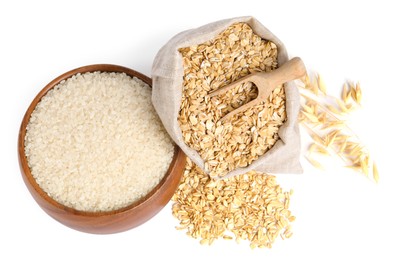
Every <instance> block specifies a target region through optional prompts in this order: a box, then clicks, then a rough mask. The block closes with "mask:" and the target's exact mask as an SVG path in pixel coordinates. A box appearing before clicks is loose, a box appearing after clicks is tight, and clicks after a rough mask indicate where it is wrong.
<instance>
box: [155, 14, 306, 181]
mask: <svg viewBox="0 0 393 260" xmlns="http://www.w3.org/2000/svg"><path fill="white" fill-rule="evenodd" d="M237 22H245V23H247V24H249V25H250V26H251V28H252V29H253V31H254V32H255V33H256V34H258V35H260V36H261V37H262V38H264V39H267V40H270V41H272V42H274V43H275V44H276V45H277V48H278V64H279V66H280V65H281V64H283V63H285V62H286V61H287V60H288V54H287V51H286V49H285V46H284V44H283V43H282V42H281V41H280V40H279V39H278V38H277V37H276V36H275V35H273V34H272V33H271V32H270V31H269V30H268V29H267V28H265V27H264V26H263V25H262V24H261V23H259V22H258V21H257V20H256V19H255V18H253V17H238V18H233V19H227V20H222V21H217V22H214V23H210V24H207V25H205V26H202V27H199V28H196V29H191V30H187V31H184V32H181V33H179V34H177V35H176V36H174V37H173V38H172V39H170V40H169V42H168V43H167V44H165V45H164V46H163V47H162V48H161V49H160V51H159V52H158V53H157V56H156V57H155V60H154V63H153V67H152V79H153V96H152V100H153V105H154V107H155V109H156V111H157V113H158V115H159V117H160V118H161V121H162V123H163V124H164V126H165V128H166V130H167V131H168V133H169V135H170V136H171V137H172V139H173V141H174V142H176V144H177V145H179V147H180V148H181V149H182V150H183V151H184V152H185V153H186V155H187V156H188V157H189V158H190V159H191V160H192V161H193V162H194V163H196V164H197V165H198V166H199V167H200V168H201V169H203V170H204V171H205V172H206V169H204V161H203V160H202V158H201V157H200V156H199V154H198V153H197V152H196V151H195V150H193V149H192V148H190V147H189V146H187V145H186V144H185V143H184V141H183V137H182V133H181V130H180V127H179V124H178V121H177V118H178V114H179V110H180V103H181V97H182V83H183V64H182V57H181V54H180V53H179V51H178V49H179V48H184V47H188V46H191V45H196V44H201V43H203V42H206V41H208V40H210V39H213V38H214V37H216V36H217V35H218V34H219V33H220V32H222V31H223V30H225V29H226V28H227V27H228V26H230V25H232V24H233V23H237ZM285 93H286V110H287V111H286V112H287V117H288V118H287V121H286V123H285V124H284V125H282V126H281V127H280V129H279V132H278V134H279V137H280V139H279V140H278V141H277V142H276V143H275V145H274V146H273V147H272V148H271V149H270V150H269V151H268V152H267V153H265V154H264V155H263V156H260V157H259V158H258V159H257V160H255V161H254V162H253V163H252V164H250V165H249V166H247V167H244V168H237V169H235V170H233V171H231V172H229V173H228V175H226V177H230V176H233V175H238V174H243V173H246V172H248V171H250V170H257V171H261V172H267V173H301V172H302V168H301V165H300V163H299V153H300V136H299V129H298V124H297V117H298V111H299V92H298V90H297V88H296V86H295V84H294V82H289V83H287V84H285ZM207 173H208V172H207Z"/></svg>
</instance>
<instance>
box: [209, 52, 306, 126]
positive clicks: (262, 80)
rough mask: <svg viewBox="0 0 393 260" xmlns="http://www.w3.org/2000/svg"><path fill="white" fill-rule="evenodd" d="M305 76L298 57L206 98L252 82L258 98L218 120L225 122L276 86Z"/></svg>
mask: <svg viewBox="0 0 393 260" xmlns="http://www.w3.org/2000/svg"><path fill="white" fill-rule="evenodd" d="M306 74H307V70H306V67H305V66H304V63H303V61H302V60H301V59H300V58H299V57H295V58H292V59H291V60H289V61H287V62H285V63H284V64H283V65H282V66H281V67H279V68H277V69H275V70H272V71H270V72H256V73H251V74H249V75H247V76H245V77H243V78H241V79H239V80H237V81H235V82H233V83H231V84H228V85H226V86H225V87H223V88H220V89H218V90H215V91H212V92H210V93H209V94H208V95H207V96H208V97H214V96H217V95H221V94H224V93H226V92H228V91H229V90H231V89H233V88H235V87H237V86H239V85H241V84H243V83H246V82H252V83H254V84H255V86H256V87H257V88H258V96H257V97H256V98H255V99H253V100H252V101H250V102H248V103H246V104H244V105H242V106H240V107H238V108H236V109H235V110H233V111H231V112H230V113H228V114H226V115H225V116H224V117H223V118H221V119H220V120H221V121H225V120H226V119H229V118H231V117H232V116H234V115H235V114H238V113H241V112H243V111H246V110H247V109H249V108H250V107H253V106H256V105H258V104H260V103H261V102H262V101H264V100H266V99H267V98H268V97H269V96H270V94H271V93H272V91H273V90H274V89H275V88H276V87H277V86H279V85H281V84H284V83H286V82H289V81H292V80H295V79H299V78H301V77H303V76H305V75H306Z"/></svg>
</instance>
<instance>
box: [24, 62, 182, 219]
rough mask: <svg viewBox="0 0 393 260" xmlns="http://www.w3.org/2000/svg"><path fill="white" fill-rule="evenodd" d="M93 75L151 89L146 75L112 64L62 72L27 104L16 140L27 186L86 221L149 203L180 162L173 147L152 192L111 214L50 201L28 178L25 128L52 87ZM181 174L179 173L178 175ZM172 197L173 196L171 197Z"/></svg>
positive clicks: (56, 205) (33, 180)
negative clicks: (120, 76) (113, 75)
mask: <svg viewBox="0 0 393 260" xmlns="http://www.w3.org/2000/svg"><path fill="white" fill-rule="evenodd" d="M95 71H100V72H118V73H125V74H127V75H128V76H131V77H137V78H138V79H140V80H142V81H143V82H145V83H147V84H148V85H149V86H150V87H152V79H151V78H149V77H147V76H146V75H144V74H142V73H140V72H138V71H135V70H133V69H130V68H127V67H123V66H119V65H114V64H93V65H87V66H82V67H79V68H76V69H73V70H70V71H68V72H65V73H63V74H61V75H60V76H58V77H56V78H55V79H53V80H52V81H51V82H49V83H48V84H47V85H46V86H45V87H44V88H43V89H42V90H41V91H40V92H39V93H38V94H37V95H36V96H35V98H34V99H33V101H32V102H31V103H30V105H29V107H28V109H27V111H26V113H25V115H24V117H23V120H22V123H21V126H20V129H19V136H18V156H19V162H20V165H21V168H22V174H24V175H25V177H26V178H27V180H28V182H29V184H30V185H31V186H32V187H33V188H34V190H35V191H36V192H37V193H38V194H39V195H40V196H41V197H42V198H43V199H44V200H45V201H46V202H48V203H49V204H51V205H52V206H54V207H55V208H58V209H60V210H64V211H67V212H69V213H72V214H74V215H80V216H86V217H100V216H110V215H114V214H124V213H126V212H128V211H131V210H133V209H135V208H137V207H138V206H141V205H142V204H146V203H149V200H150V199H151V198H152V197H153V196H154V194H156V193H157V192H158V191H159V190H160V189H161V187H162V186H163V185H164V184H165V183H166V182H167V180H168V178H169V176H171V175H172V174H174V173H175V172H174V170H175V168H174V166H175V165H176V164H177V163H176V162H177V161H178V160H179V157H180V153H181V152H182V151H181V150H180V148H179V147H178V146H177V145H176V144H174V146H175V150H174V154H173V159H172V162H171V164H170V166H169V168H168V170H167V172H166V173H165V175H164V177H163V178H162V180H161V181H160V182H159V183H158V184H157V185H156V186H155V187H154V188H153V190H151V191H150V192H149V193H147V194H146V195H145V196H144V197H143V198H141V199H139V200H137V201H135V202H134V203H132V204H130V205H128V206H126V207H123V208H119V209H116V210H111V211H97V212H92V211H82V210H77V209H74V208H71V207H68V206H65V205H63V204H61V203H59V202H58V201H56V200H55V199H53V198H51V197H50V196H49V195H48V194H47V193H46V192H45V191H44V190H43V189H42V188H41V187H40V186H39V185H38V183H37V182H36V180H35V178H34V177H33V175H32V174H31V171H30V168H29V166H28V163H27V158H26V155H25V149H24V147H25V135H26V126H27V124H28V123H29V120H30V116H31V114H32V112H33V111H34V109H35V107H36V105H37V104H38V102H40V100H41V98H42V97H43V96H45V95H46V94H47V92H48V91H49V90H51V89H52V88H53V87H55V86H56V85H58V84H59V83H60V82H61V81H62V80H66V79H68V78H70V77H72V76H73V75H76V74H78V73H87V72H95ZM179 174H180V173H179ZM171 195H173V194H171Z"/></svg>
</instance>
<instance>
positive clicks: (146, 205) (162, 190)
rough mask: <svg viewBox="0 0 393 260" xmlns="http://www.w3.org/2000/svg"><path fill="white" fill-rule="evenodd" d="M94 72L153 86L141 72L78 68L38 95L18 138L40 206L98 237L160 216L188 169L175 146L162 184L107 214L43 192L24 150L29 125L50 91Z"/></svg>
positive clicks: (26, 179)
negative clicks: (115, 74) (73, 205)
mask: <svg viewBox="0 0 393 260" xmlns="http://www.w3.org/2000/svg"><path fill="white" fill-rule="evenodd" d="M93 71H102V72H124V73H126V74H127V75H129V76H131V77H137V78H139V79H141V80H142V81H144V82H146V83H147V84H148V85H150V86H151V85H152V80H151V78H149V77H147V76H145V75H143V74H141V73H139V72H137V71H134V70H131V69H128V68H125V67H121V66H117V65H110V64H97V65H90V66H85V67H81V68H77V69H74V70H71V71H69V72H66V73H64V74H63V75H61V76H59V77H57V78H55V79H54V80H52V81H51V82H50V83H49V84H48V85H46V87H45V88H44V89H42V90H41V91H40V92H39V93H38V95H37V96H36V97H35V98H34V100H33V102H32V103H31V104H30V106H29V108H28V109H27V111H26V114H25V116H24V117H23V121H22V124H21V127H20V131H19V138H18V154H19V165H20V168H21V172H22V176H23V180H24V182H25V184H26V186H27V188H28V189H29V191H30V193H31V195H32V196H33V198H34V199H35V200H36V201H37V203H38V205H40V207H41V208H42V209H43V210H44V211H45V212H46V213H48V214H49V215H50V216H51V217H53V218H54V219H56V220H57V221H59V222H61V223H62V224H64V225H66V226H68V227H71V228H73V229H76V230H79V231H84V232H88V233H96V234H108V233H116V232H121V231H125V230H128V229H131V228H133V227H136V226H138V225H140V224H142V223H144V222H146V221H147V220H149V219H150V218H152V217H153V216H154V215H155V214H157V213H158V212H159V211H160V210H161V209H162V208H163V207H164V206H165V205H166V204H167V203H168V201H169V200H170V199H171V197H172V195H173V194H174V193H175V191H176V189H177V187H178V185H179V182H180V178H181V176H182V173H183V170H184V167H185V163H186V156H185V154H184V153H183V152H182V150H181V149H180V148H179V147H178V146H175V153H174V157H173V160H172V163H171V164H170V166H169V168H168V171H167V173H166V174H165V176H164V177H163V179H162V180H161V182H160V183H159V184H158V185H157V186H156V187H155V188H154V189H153V190H152V191H151V192H149V193H148V194H147V195H146V196H145V197H144V198H142V199H140V200H139V201H137V202H135V203H133V204H131V205H129V206H127V207H125V208H121V209H118V210H113V211H106V212H85V211H80V210H76V209H73V208H70V207H67V206H64V205H62V204H60V203H59V202H57V201H55V200H54V199H52V198H51V197H49V196H48V195H47V193H46V192H45V191H43V190H42V189H41V188H40V186H39V185H38V184H37V182H36V180H35V179H34V177H33V175H32V174H31V171H30V168H29V166H28V164H27V158H26V155H25V149H24V147H25V135H26V126H27V124H28V122H29V120H30V116H31V113H32V112H33V111H34V109H35V107H36V105H37V103H38V102H39V101H40V100H41V98H42V97H43V96H44V95H45V94H46V93H47V92H48V91H49V90H50V89H52V88H53V87H54V86H56V85H57V84H59V83H60V81H62V80H65V79H67V78H70V77H71V76H73V75H75V74H77V73H85V72H93Z"/></svg>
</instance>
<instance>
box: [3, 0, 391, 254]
mask: <svg viewBox="0 0 393 260" xmlns="http://www.w3.org/2000/svg"><path fill="white" fill-rule="evenodd" d="M339 2H340V3H333V1H323V3H322V1H321V2H317V1H309V2H307V1H271V0H270V1H261V0H259V1H254V2H252V1H246V0H241V1H225V4H224V1H212V0H209V1H201V0H196V1H157V2H153V1H148V0H142V1H115V0H110V1H62V2H61V1H46V2H45V1H39V0H35V1H2V2H1V3H0V73H1V74H0V75H1V93H2V94H1V102H0V113H1V116H0V118H1V121H0V122H1V123H0V131H1V132H0V140H1V141H0V160H1V161H0V162H1V163H0V176H1V182H0V205H1V212H0V238H1V242H0V259H17V258H18V259H26V258H33V259H38V258H40V259H82V258H85V259H104V258H109V259H136V258H141V259H151V258H152V257H159V258H162V257H164V258H165V259H300V258H301V259H332V258H333V259H344V258H349V259H392V258H393V253H392V249H391V241H392V234H393V228H392V226H393V225H392V217H393V216H392V213H391V212H392V210H391V209H392V198H393V196H392V195H393V187H392V184H393V183H392V176H393V172H392V170H391V164H392V161H393V160H392V159H391V154H392V152H391V149H392V148H391V147H392V137H391V130H392V129H391V127H390V126H389V124H391V118H392V111H393V109H392V107H393V103H392V94H393V91H392V88H393V86H392V77H391V75H392V72H391V71H392V69H393V68H392V66H391V64H392V60H393V55H392V51H391V49H392V46H393V40H392V37H391V34H392V29H391V25H392V24H393V16H392V14H391V10H392V8H391V7H390V6H389V5H388V4H387V2H389V1H385V2H382V1H375V0H374V1H353V2H350V1H339ZM175 9H176V10H175ZM243 15H253V16H255V17H256V18H257V19H259V20H260V21H261V22H262V23H263V24H264V25H265V26H266V27H267V28H269V29H270V30H271V31H272V32H273V33H275V34H276V35H277V36H278V37H279V38H280V39H281V40H282V41H283V42H284V43H285V44H286V47H287V49H288V51H289V53H290V54H291V55H293V56H295V55H296V56H300V57H302V58H303V60H304V61H305V63H306V65H307V67H308V68H309V69H312V70H314V71H319V72H320V73H322V75H324V78H325V80H326V84H327V85H328V89H329V90H330V92H331V93H332V94H337V93H338V91H339V88H340V87H341V84H342V83H343V82H344V80H346V79H352V80H359V81H360V82H361V83H362V86H363V92H364V106H363V108H362V109H361V110H360V111H358V112H357V113H356V114H355V116H354V117H353V120H352V121H351V124H352V128H353V129H354V130H355V132H357V134H358V135H359V136H360V138H361V139H363V142H364V143H365V144H366V145H367V146H368V147H369V149H370V151H371V154H372V155H373V157H374V158H375V159H376V160H377V162H378V165H379V170H380V175H381V181H380V184H378V185H376V184H374V183H373V182H372V181H370V180H368V179H366V178H364V177H363V176H361V175H360V174H358V173H355V172H352V171H349V170H346V169H344V168H342V167H341V166H340V164H339V163H338V164H334V163H330V166H329V167H328V169H327V170H326V171H324V172H323V171H318V170H315V169H314V168H312V167H311V166H309V165H308V164H307V162H306V161H304V160H302V163H303V166H304V174H302V175H280V176H278V182H279V183H281V184H282V186H284V187H285V188H286V189H290V188H293V189H294V191H295V193H294V195H293V197H292V200H291V209H292V210H293V212H294V214H295V215H296V216H297V220H296V221H295V222H294V227H293V228H294V235H293V237H292V238H291V239H288V240H284V241H282V240H281V239H280V240H278V241H277V242H276V243H275V244H274V246H273V249H270V250H269V249H262V250H251V249H249V247H248V243H243V244H241V245H237V244H236V243H235V242H233V241H219V242H217V243H215V244H213V246H211V247H208V246H201V245H199V243H198V241H196V240H193V239H191V238H188V237H187V236H186V235H185V234H184V233H183V232H181V231H177V230H175V228H174V227H175V226H176V224H177V221H176V220H175V219H174V218H173V217H172V216H171V210H170V205H168V206H167V207H166V208H165V209H164V210H163V211H161V212H160V213H159V214H158V215H157V216H156V217H155V218H153V219H152V220H151V221H149V222H147V223H146V224H144V225H142V226H140V227H138V228H136V229H133V230H130V231H127V232H124V233H120V234H114V235H91V234H85V233H81V232H78V231H74V230H72V229H69V228H67V227H65V226H63V225H61V224H59V223H57V222H56V221H55V220H53V219H52V218H50V217H49V216H48V215H46V214H45V213H44V212H43V211H42V210H41V209H40V208H39V207H38V205H37V204H36V202H35V201H34V200H33V199H32V197H31V196H30V194H29V192H28V190H27V189H26V187H25V185H24V183H23V181H22V178H21V175H20V170H19V166H18V161H17V151H16V147H17V134H18V130H19V125H20V122H21V120H22V117H23V115H24V113H25V111H26V109H27V107H28V105H29V104H30V102H31V101H32V100H33V98H34V96H35V95H36V94H37V93H38V92H39V91H40V89H42V88H43V87H44V86H45V85H46V84H47V83H48V82H49V81H51V80H52V79H53V78H55V77H57V76H58V75H60V74H62V73H64V72H66V71H68V70H71V69H73V68H76V67H79V66H83V65H88V64H95V63H112V64H119V65H123V66H126V67H130V68H132V69H135V70H137V71H140V72H142V73H144V74H146V75H150V68H151V64H152V62H153V58H154V56H155V54H156V53H157V51H158V50H159V48H160V47H161V46H162V45H163V44H165V43H166V42H167V41H168V40H169V39H170V38H171V37H172V36H174V35H175V34H176V33H178V32H181V31H183V30H186V29H190V28H194V27H198V26H201V25H204V24H206V23H209V22H212V21H216V20H219V19H224V18H230V17H235V16H243ZM303 140H304V141H307V140H306V139H303ZM332 162H338V161H332Z"/></svg>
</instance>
